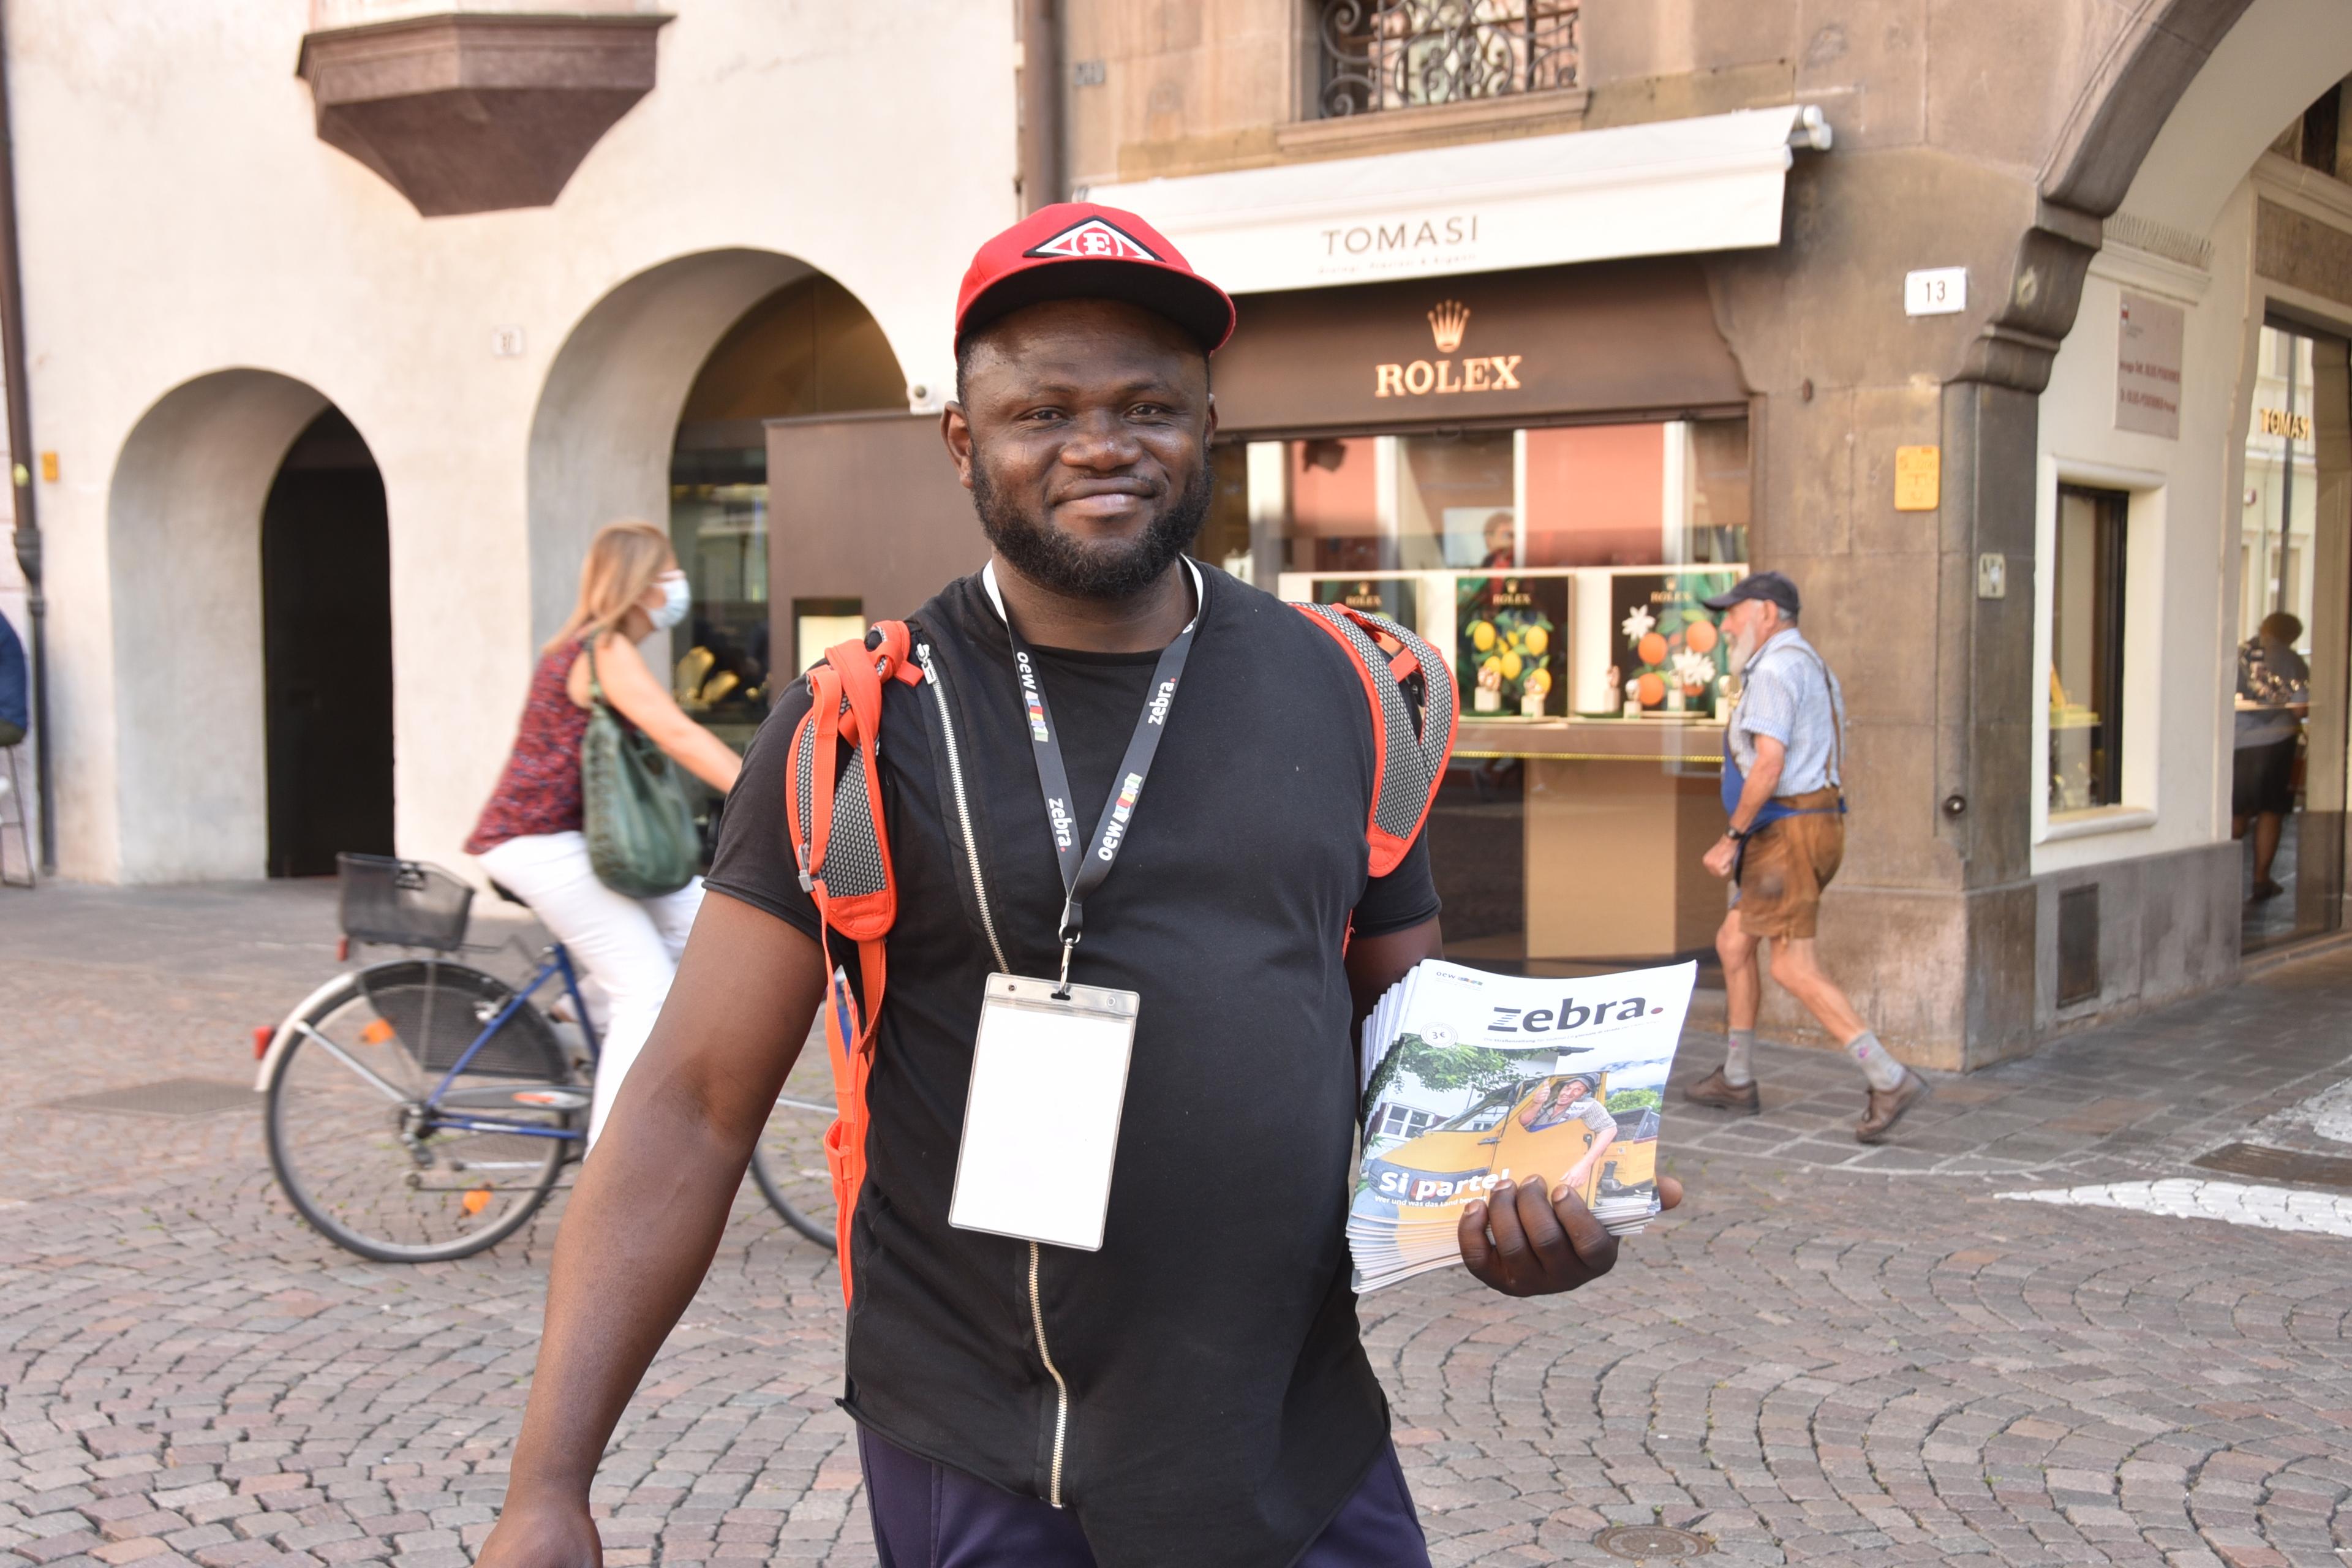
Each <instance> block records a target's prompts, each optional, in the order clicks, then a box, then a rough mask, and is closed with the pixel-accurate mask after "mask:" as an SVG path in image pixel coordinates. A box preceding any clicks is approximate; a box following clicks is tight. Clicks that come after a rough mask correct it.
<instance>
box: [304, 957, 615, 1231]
mask: <svg viewBox="0 0 2352 1568" xmlns="http://www.w3.org/2000/svg"><path fill="white" fill-rule="evenodd" d="M513 995H514V993H513V991H512V990H511V989H510V988H509V986H507V985H506V984H504V983H503V982H502V981H499V979H497V978H496V977H495V976H492V975H488V974H485V973H482V972H481V971H480V970H478V969H472V968H469V967H467V966H466V965H464V964H458V963H443V962H440V961H438V960H432V961H425V960H401V961H397V962H394V963H379V964H373V965H371V966H369V967H368V968H366V969H363V970H361V971H359V972H358V973H354V974H352V976H351V977H350V978H349V979H348V981H347V982H346V983H345V984H341V985H340V986H337V987H336V988H335V989H334V990H333V991H331V992H329V993H328V994H326V995H325V996H324V997H322V998H320V1000H319V1001H318V1002H316V1003H315V1004H313V1005H311V1006H310V1007H309V1008H308V1009H306V1010H305V1011H304V1013H303V1014H302V1015H301V1016H299V1018H298V1019H297V1020H296V1023H295V1036H294V1038H293V1040H292V1041H291V1042H290V1043H289V1046H288V1048H287V1050H286V1052H285V1054H284V1055H283V1056H281V1057H279V1058H278V1062H277V1065H276V1066H275V1068H272V1069H271V1072H270V1077H269V1083H268V1089H267V1095H268V1099H267V1100H266V1102H265V1105H264V1108H263V1117H264V1126H265V1130H266V1131H267V1133H268V1145H269V1163H270V1168H271V1169H272V1170H274V1171H275V1172H276V1173H277V1175H278V1185H279V1186H280V1187H281V1188H283V1189H284V1190H285V1193H286V1196H287V1199H288V1201H289V1202H290V1203H292V1204H293V1205H294V1207H295V1209H296V1211H297V1212H298V1213H299V1214H300V1215H302V1217H303V1218H304V1219H306V1220H308V1221H310V1224H311V1225H312V1226H314V1227H316V1228H317V1229H318V1231H319V1232H320V1234H321V1235H323V1236H325V1237H327V1238H328V1239H329V1240H331V1241H332V1242H334V1243H335V1244H336V1245H337V1246H338V1247H343V1248H345V1249H347V1250H349V1251H352V1252H356V1253H358V1254H359V1255H360V1256H361V1257H362V1258H373V1259H375V1260H376V1261H378V1262H380V1263H425V1262H433V1261H436V1260H439V1259H443V1258H464V1257H467V1255H469V1254H472V1253H476V1252H479V1251H481V1250H482V1249H483V1248H484V1247H492V1246H495V1245H496V1244H497V1243H499V1242H500V1241H502V1240H504V1239H505V1238H506V1237H509V1236H511V1235H513V1234H514V1233H515V1231H516V1230H518V1229H519V1228H520V1227H521V1226H522V1225H523V1223H524V1222H525V1221H527V1220H529V1219H530V1216H531V1215H532V1213H533V1212H534V1211H536V1210H537V1209H538V1207H539V1205H541V1203H542V1202H544V1201H545V1200H546V1197H547V1194H548V1192H549V1190H550V1189H551V1187H553V1186H554V1184H555V1178H556V1175H557V1173H559V1172H560V1171H561V1170H562V1167H563V1163H564V1161H565V1159H566V1158H567V1156H568V1155H569V1154H570V1153H571V1152H572V1150H573V1149H574V1148H575V1147H576V1146H577V1145H576V1142H574V1141H572V1140H567V1139H563V1138H560V1137H551V1136H541V1135H537V1134H534V1133H530V1132H520V1131H470V1130H467V1128H464V1127H461V1126H452V1125H449V1123H448V1119H450V1118H459V1119H462V1118H465V1117H467V1115H468V1114H469V1113H470V1114H472V1115H474V1116H478V1117H485V1118H488V1117H495V1118H496V1119H497V1120H498V1121H500V1122H503V1123H509V1124H522V1125H529V1126H533V1127H544V1128H546V1129H548V1130H549V1131H551V1132H552V1131H556V1130H559V1129H562V1128H566V1127H570V1126H572V1125H574V1123H575V1121H576V1120H577V1119H583V1118H584V1117H585V1116H586V1114H587V1107H588V1098H589V1097H588V1090H587V1089H586V1088H585V1087H584V1086H583V1085H581V1084H578V1083H576V1082H574V1081H573V1080H572V1075H571V1073H570V1071H569V1070H568V1069H567V1068H566V1067H565V1064H564V1058H563V1052H562V1047H561V1046H560V1045H559V1044H558V1042H557V1039H556V1036H555V1032H554V1029H553V1027H552V1026H551V1025H550V1024H549V1023H548V1021H547V1018H546V1016H545V1015H543V1014H541V1012H540V1011H539V1010H538V1009H537V1008H535V1007H532V1006H530V1005H525V1006H524V1007H522V1008H521V1009H520V1010H519V1011H517V1012H516V1014H515V1015H514V1016H512V1017H511V1018H509V1020H508V1021H507V1023H506V1024H505V1025H504V1026H501V1027H500V1028H499V1032H498V1034H496V1035H495V1036H493V1037H491V1038H490V1039H489V1041H488V1042H487V1043H486V1044H485V1045H484V1047H483V1048H482V1049H481V1050H480V1051H479V1052H478V1053H477V1054H476V1056H475V1057H474V1058H473V1060H471V1061H470V1062H468V1063H467V1070H466V1071H465V1072H464V1073H462V1074H460V1075H458V1076H457V1079H454V1080H453V1081H452V1082H450V1083H449V1084H448V1085H447V1087H446V1089H441V1088H440V1087H439V1086H440V1085H441V1082H442V1079H443V1078H444V1077H445V1076H446V1074H447V1071H448V1069H449V1068H450V1067H451V1066H452V1065H454V1064H455V1063H456V1062H457V1059H458V1058H459V1057H460V1056H461V1055H463V1054H464V1052H465V1049H466V1047H467V1046H468V1045H469V1044H471V1043H472V1041H473V1039H474V1037H476V1036H477V1035H478V1034H479V1033H480V1032H481V1029H482V1026H483V1025H485V1024H487V1023H488V1022H489V1020H490V1019H491V1018H493V1017H495V1016H497V1015H498V1012H499V1009H500V1008H501V1007H503V1006H504V1005H506V1004H507V1002H508V1001H509V1000H510V999H511V998H512V997H513ZM436 1090H437V1099H436V1103H435V1105H434V1106H432V1107H428V1106H427V1105H426V1103H425V1100H426V1097H427V1096H428V1095H435V1094H436Z"/></svg>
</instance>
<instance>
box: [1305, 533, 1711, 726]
mask: <svg viewBox="0 0 2352 1568" xmlns="http://www.w3.org/2000/svg"><path fill="white" fill-rule="evenodd" d="M1747 571H1748V569H1747V567H1746V566H1745V565H1742V564H1738V563H1730V564H1724V565H1717V564H1713V563H1709V564H1708V565H1706V566H1703V567H1694V566H1668V567H1655V566H1648V567H1640V568H1630V569H1629V568H1623V567H1534V568H1529V569H1528V570H1525V571H1512V570H1504V569H1501V568H1496V569H1494V570H1481V571H1475V572H1461V571H1391V572H1355V573H1330V574H1324V573H1309V572H1285V573H1283V574H1281V578H1280V581H1279V584H1278V586H1277V590H1276V591H1277V592H1278V593H1279V594H1280V595H1282V596H1283V597H1284V598H1286V599H1297V600H1302V601H1306V602H1310V603H1314V604H1324V605H1328V604H1346V605H1352V606H1354V607H1355V608H1358V609H1361V610H1369V611H1371V612H1374V613H1376V614H1379V615H1383V616H1389V617H1390V618H1391V619H1392V620H1395V621H1397V622H1399V623H1400V624H1402V625H1403V626H1410V627H1411V628H1412V630H1413V631H1415V632H1418V633H1419V634H1420V635H1421V636H1422V637H1424V638H1426V639H1427V640H1428V641H1429V642H1430V643H1431V645H1432V646H1433V647H1436V648H1437V649H1438V650H1439V651H1440V652H1441V653H1443V654H1444V655H1445V656H1446V658H1447V662H1448V663H1449V664H1450V665H1451V666H1452V667H1453V669H1454V685H1455V688H1456V690H1457V692H1458V694H1459V698H1460V701H1461V708H1462V713H1461V729H1460V731H1459V733H1458V734H1457V736H1456V740H1455V750H1456V751H1457V752H1459V753H1461V754H1463V755H1466V756H1549V757H1560V756H1578V755H1583V756H1591V757H1593V758H1617V757H1654V758H1657V759H1660V760H1662V761H1663V760H1665V759H1668V758H1674V759H1676V760H1682V761H1689V762H1702V763H1713V762H1715V761H1716V760H1717V757H1718V755H1719V753H1720V752H1721V748H1722V741H1721V733H1722V726H1723V722H1724V720H1725V718H1726V717H1727V715H1728V713H1729V711H1730V706H1731V700H1732V697H1733V696H1734V694H1735V683H1736V680H1737V679H1738V677H1737V672H1735V671H1734V670H1733V669H1732V668H1731V665H1730V651H1729V648H1728V647H1727V644H1726V643H1725V641H1724V638H1723V636H1722V633H1721V632H1720V631H1719V630H1717V626H1718V624H1719V623H1720V621H1721V619H1722V617H1721V616H1718V615H1717V613H1716V612H1714V611H1711V610H1709V609H1707V608H1706V606H1705V605H1702V604H1701V603H1700V601H1701V600H1702V599H1704V598H1706V597H1707V596H1708V595H1714V594H1719V593H1721V592H1723V591H1724V590H1725V589H1727V588H1728V587H1730V586H1731V585H1732V584H1734V583H1737V582H1738V581H1739V579H1740V578H1741V577H1743V576H1745V575H1746V574H1747Z"/></svg>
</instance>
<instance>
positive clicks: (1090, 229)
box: [1021, 217, 1160, 261]
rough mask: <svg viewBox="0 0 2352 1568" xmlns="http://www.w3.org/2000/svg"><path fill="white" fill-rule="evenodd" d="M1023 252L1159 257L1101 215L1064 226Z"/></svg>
mask: <svg viewBox="0 0 2352 1568" xmlns="http://www.w3.org/2000/svg"><path fill="white" fill-rule="evenodd" d="M1021 254H1022V255H1024V256H1068V257H1076V258H1082V259H1086V260H1099V261H1158V260H1160V258H1159V257H1157V256H1154V255H1153V254H1152V253H1151V251H1150V248H1149V247H1146V246H1145V245H1143V244H1142V243H1141V242H1140V241H1139V240H1138V239H1136V238H1135V237H1134V236H1132V235H1129V234H1128V233H1126V232H1124V231H1123V230H1120V229H1118V228H1116V227H1114V226H1111V225H1110V224H1108V223H1106V222H1104V221H1103V220H1102V219H1101V218H1098V217H1090V218H1088V219H1087V221H1086V222H1084V223H1081V224H1076V225H1073V226H1071V227H1068V228H1066V229H1064V230H1063V231H1062V232H1061V233H1059V234H1057V235H1055V237H1053V238H1051V239H1049V240H1047V241H1046V242H1045V244H1043V245H1040V246H1038V247H1035V248H1034V249H1031V250H1024V251H1023V252H1022V253H1021Z"/></svg>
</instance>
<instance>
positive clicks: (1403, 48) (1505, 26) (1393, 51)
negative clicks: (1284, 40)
mask: <svg viewBox="0 0 2352 1568" xmlns="http://www.w3.org/2000/svg"><path fill="white" fill-rule="evenodd" d="M1577 6H1578V0H1321V7H1320V9H1321V17H1320V23H1321V25H1320V26H1319V28H1318V33H1319V35H1320V43H1321V48H1322V57H1323V72H1322V90H1321V92H1320V94H1319V96H1318V100H1317V110H1318V113H1319V114H1320V115H1322V116H1323V117H1324V118H1326V119H1330V118H1334V117H1337V116H1339V115H1346V114H1370V113H1375V112H1377V111H1379V110H1384V109H1412V108H1418V107H1420V106H1422V105H1423V104H1433V103H1460V102H1462V101H1464V100H1469V99H1480V98H1500V97H1502V96H1504V95H1505V94H1507V93H1520V92H1544V91H1548V90H1550V89H1554V88H1567V87H1574V86H1575V85H1576V56H1577V48H1576V43H1577V39H1576V20H1577Z"/></svg>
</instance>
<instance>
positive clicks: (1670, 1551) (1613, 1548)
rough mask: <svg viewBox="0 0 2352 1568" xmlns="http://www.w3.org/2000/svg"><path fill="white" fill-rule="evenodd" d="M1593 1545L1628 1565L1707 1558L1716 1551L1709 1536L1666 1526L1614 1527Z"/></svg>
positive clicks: (1635, 1525) (1593, 1540)
mask: <svg viewBox="0 0 2352 1568" xmlns="http://www.w3.org/2000/svg"><path fill="white" fill-rule="evenodd" d="M1592 1544H1593V1545H1595V1546H1598V1547H1599V1548H1601V1551H1603V1552H1607V1553H1609V1555H1610V1556H1612V1557H1622V1558H1624V1559H1625V1560H1626V1561H1627V1562H1629V1563H1646V1562H1650V1561H1652V1560H1653V1559H1655V1558H1660V1557H1665V1558H1674V1557H1704V1556H1706V1554H1707V1553H1708V1552H1712V1551H1714V1550H1715V1542H1712V1541H1709V1540H1708V1539H1707V1538H1706V1536H1704V1535H1699V1534H1696V1533H1695V1532H1694V1531H1687V1530H1676V1529H1675V1528H1674V1527H1673V1526H1671V1525H1664V1524H1612V1525H1611V1526H1610V1527H1609V1528H1608V1529H1606V1530H1604V1531H1601V1533H1600V1534H1598V1535H1596V1536H1594V1537H1593V1538H1592Z"/></svg>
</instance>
